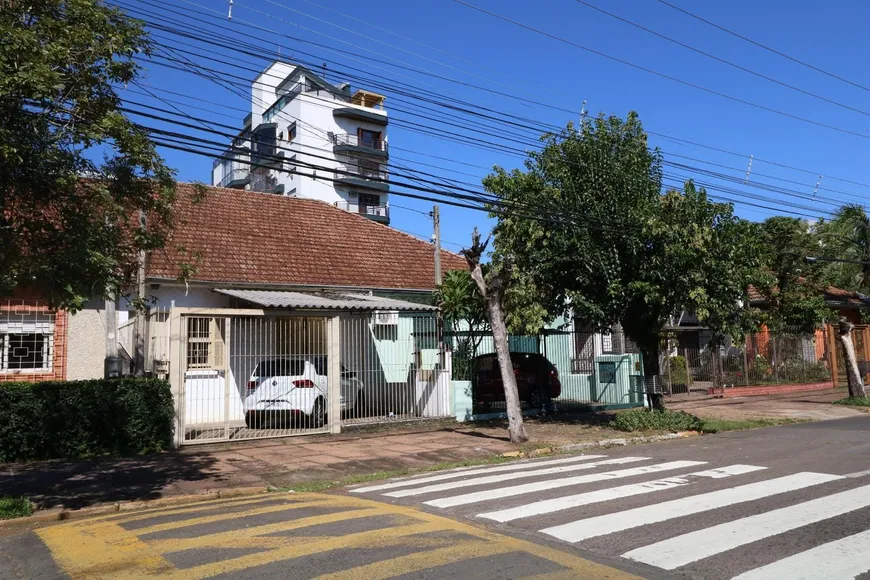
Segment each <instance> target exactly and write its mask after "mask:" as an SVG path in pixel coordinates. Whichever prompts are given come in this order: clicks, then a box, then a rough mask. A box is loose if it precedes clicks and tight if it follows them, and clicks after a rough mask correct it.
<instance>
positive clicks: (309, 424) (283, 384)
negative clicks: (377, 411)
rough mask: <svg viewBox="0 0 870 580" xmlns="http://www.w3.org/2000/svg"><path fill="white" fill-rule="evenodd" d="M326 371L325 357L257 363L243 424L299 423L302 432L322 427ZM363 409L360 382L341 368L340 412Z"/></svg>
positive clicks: (293, 358)
mask: <svg viewBox="0 0 870 580" xmlns="http://www.w3.org/2000/svg"><path fill="white" fill-rule="evenodd" d="M326 369H327V357H326V355H293V356H279V357H275V358H271V359H268V360H264V361H261V362H260V363H259V364H258V365H257V366H256V368H254V372H253V373H251V378H250V380H249V381H248V384H247V393H246V397H245V402H244V410H245V423H247V425H248V427H250V428H254V429H256V428H264V427H267V426H273V425H274V424H275V422H276V420H277V421H281V422H285V421H287V420H293V419H301V425H300V427H302V428H317V427H322V426H323V425H324V424H325V423H326V401H327V396H328V393H329V382H328V380H327V373H326ZM364 405H365V394H364V392H363V383H362V381H360V380H359V379H358V378H357V377H356V374H355V373H353V372H350V371H348V370H347V369H345V368H344V366H343V365H342V367H341V400H340V406H341V410H342V411H345V410H347V409H354V410H355V411H356V412H357V413H362V411H363V408H364ZM297 424H299V423H298V422H297Z"/></svg>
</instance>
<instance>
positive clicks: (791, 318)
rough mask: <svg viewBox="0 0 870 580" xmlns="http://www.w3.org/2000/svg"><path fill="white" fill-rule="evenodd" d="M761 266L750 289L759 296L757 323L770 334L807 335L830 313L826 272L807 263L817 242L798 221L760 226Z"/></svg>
mask: <svg viewBox="0 0 870 580" xmlns="http://www.w3.org/2000/svg"><path fill="white" fill-rule="evenodd" d="M759 236H760V239H761V242H762V245H761V248H762V254H761V259H762V265H761V268H760V269H759V270H758V272H757V274H756V276H755V279H754V280H753V286H754V287H755V289H756V290H757V291H758V293H759V294H761V296H762V299H763V300H762V302H763V304H762V305H761V306H760V310H761V311H760V314H759V322H760V323H762V324H764V325H766V326H767V327H768V328H769V329H770V330H771V331H772V332H774V333H776V334H779V333H787V332H800V333H810V332H812V331H813V330H814V329H815V328H818V326H819V325H820V324H822V323H823V322H824V321H825V320H828V319H830V318H831V316H832V313H831V311H830V309H828V308H827V306H826V305H825V298H824V293H825V290H826V289H827V287H828V283H827V280H826V273H827V268H826V266H825V264H822V263H810V262H807V260H806V258H807V257H808V256H815V255H817V254H818V253H819V238H818V237H817V236H816V235H815V233H814V232H813V231H812V229H811V227H810V225H809V224H808V223H807V222H806V221H804V220H801V219H798V218H791V217H784V216H774V217H771V218H768V219H767V220H765V221H764V222H762V223H761V224H760V225H759Z"/></svg>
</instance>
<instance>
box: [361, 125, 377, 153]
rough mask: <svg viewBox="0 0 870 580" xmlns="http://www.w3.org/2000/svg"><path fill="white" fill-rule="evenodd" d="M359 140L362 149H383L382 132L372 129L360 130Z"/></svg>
mask: <svg viewBox="0 0 870 580" xmlns="http://www.w3.org/2000/svg"><path fill="white" fill-rule="evenodd" d="M357 138H358V139H359V144H360V146H361V147H371V148H372V149H380V148H381V132H380V131H372V130H370V129H358V130H357Z"/></svg>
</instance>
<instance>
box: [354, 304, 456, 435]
mask: <svg viewBox="0 0 870 580" xmlns="http://www.w3.org/2000/svg"><path fill="white" fill-rule="evenodd" d="M340 337H341V371H342V401H341V406H342V411H343V412H342V424H343V425H351V424H361V423H382V422H392V421H408V420H415V419H431V418H438V417H447V416H451V415H452V405H451V401H450V374H449V372H447V369H446V367H447V365H446V361H445V354H444V350H443V348H442V341H441V336H440V332H439V329H438V320H437V318H436V317H435V315H434V314H432V313H425V314H420V313H403V312H396V311H379V312H373V313H370V312H366V313H361V314H350V315H346V316H343V317H342V318H341V332H340Z"/></svg>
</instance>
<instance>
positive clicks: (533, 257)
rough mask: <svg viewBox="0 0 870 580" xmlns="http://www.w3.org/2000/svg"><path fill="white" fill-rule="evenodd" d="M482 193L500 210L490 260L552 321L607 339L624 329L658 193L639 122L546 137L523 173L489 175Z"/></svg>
mask: <svg viewBox="0 0 870 580" xmlns="http://www.w3.org/2000/svg"><path fill="white" fill-rule="evenodd" d="M484 186H485V187H486V188H487V189H488V190H489V191H490V192H492V193H494V194H496V195H497V196H498V197H499V198H500V199H501V200H502V201H503V202H504V203H505V204H506V205H508V206H514V207H517V208H524V207H525V208H534V209H533V210H531V211H534V212H535V213H536V214H538V215H540V216H543V217H545V218H549V219H545V220H538V219H529V218H528V217H527V215H528V213H529V211H524V212H520V211H519V210H518V211H516V212H507V213H505V214H501V215H499V216H498V224H497V225H496V228H495V254H496V256H510V257H511V259H512V260H513V261H514V263H515V266H516V267H515V270H516V271H518V272H521V273H522V276H524V278H525V281H526V283H527V284H529V285H530V286H531V287H533V288H534V296H535V299H536V301H537V304H538V305H539V307H540V308H541V309H543V311H545V312H546V313H547V314H548V315H549V318H551V319H552V318H554V317H556V316H559V315H565V314H568V312H569V311H570V312H573V313H574V315H575V316H576V317H579V318H580V319H583V320H585V321H587V323H588V324H590V325H591V326H593V327H596V328H599V329H602V330H603V329H606V328H608V327H609V326H610V325H612V324H613V323H615V322H617V321H619V320H621V319H622V317H623V315H624V314H625V312H626V309H627V307H628V305H629V304H630V302H631V301H632V297H633V290H632V283H633V282H634V281H635V278H636V272H638V271H639V270H640V269H641V268H642V266H643V264H642V261H643V255H644V245H645V240H646V232H648V230H649V226H650V218H651V216H652V215H655V214H656V213H657V212H656V208H657V206H658V204H659V191H660V188H661V156H660V154H659V153H658V152H657V151H649V150H648V148H647V142H646V135H645V134H644V132H643V129H642V127H641V124H640V121H639V120H638V118H637V115H635V114H634V113H632V114H631V115H629V117H628V119H627V120H625V121H622V120H621V119H619V118H617V117H609V118H605V117H603V116H600V117H598V118H596V119H595V120H593V121H591V122H587V123H583V124H581V125H580V126H579V127H577V126H574V125H572V124H569V125H568V126H567V128H566V129H565V130H564V131H562V132H561V133H560V134H558V135H548V136H545V137H544V148H543V149H542V150H541V151H536V152H532V153H530V154H529V158H528V159H527V161H526V164H525V171H522V170H519V169H516V170H513V171H511V172H508V171H505V170H503V169H501V168H498V167H497V168H496V169H495V172H494V173H493V174H492V175H490V176H488V177H487V178H486V179H485V180H484Z"/></svg>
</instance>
